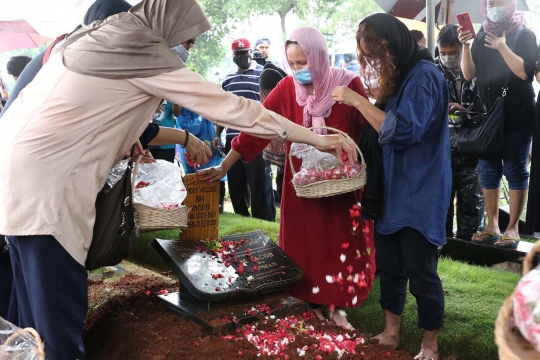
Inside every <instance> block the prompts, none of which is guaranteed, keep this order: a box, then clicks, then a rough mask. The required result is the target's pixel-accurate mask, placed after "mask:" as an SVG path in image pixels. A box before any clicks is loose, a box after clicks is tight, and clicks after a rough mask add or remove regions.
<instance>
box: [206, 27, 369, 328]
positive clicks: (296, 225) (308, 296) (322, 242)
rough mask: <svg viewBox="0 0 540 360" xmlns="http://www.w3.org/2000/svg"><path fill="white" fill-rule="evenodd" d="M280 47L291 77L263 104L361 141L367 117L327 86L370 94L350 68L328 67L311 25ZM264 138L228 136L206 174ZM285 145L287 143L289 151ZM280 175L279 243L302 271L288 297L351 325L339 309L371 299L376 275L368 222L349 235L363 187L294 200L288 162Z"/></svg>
mask: <svg viewBox="0 0 540 360" xmlns="http://www.w3.org/2000/svg"><path fill="white" fill-rule="evenodd" d="M285 52H286V55H287V62H288V65H289V67H290V68H291V70H292V72H293V75H289V76H287V77H286V78H284V79H283V80H281V81H280V82H279V84H278V85H277V87H276V88H275V89H274V90H273V91H272V92H271V93H270V95H268V97H267V98H266V100H265V102H264V106H265V107H266V108H267V109H269V110H272V111H275V112H276V113H278V114H280V115H282V116H284V117H286V118H288V119H290V120H291V121H293V122H294V123H296V124H299V125H303V126H305V127H311V126H325V125H326V126H329V127H332V128H336V129H339V130H341V131H344V132H346V133H347V134H349V135H350V136H351V137H352V138H353V139H354V140H355V141H358V140H359V139H360V136H361V134H362V132H363V130H364V126H365V124H366V120H365V119H364V117H363V116H362V115H361V114H360V113H359V112H358V110H356V108H354V107H350V106H347V105H344V104H338V103H336V102H335V101H334V100H333V99H332V91H333V90H334V88H336V87H337V86H347V87H349V88H350V89H351V90H353V91H354V92H356V93H358V94H360V95H362V96H364V97H366V98H367V94H366V91H365V90H364V87H363V85H362V82H361V81H360V78H359V77H358V76H357V75H356V74H354V73H352V72H349V71H347V70H344V69H337V68H330V64H329V59H328V48H327V46H326V42H325V40H324V37H323V35H322V34H321V33H320V32H319V31H318V30H316V29H314V28H310V27H301V28H298V29H296V30H295V31H293V32H292V33H291V34H290V35H289V37H288V39H287V42H286V45H285ZM315 131H318V130H315ZM321 132H325V130H323V131H321ZM329 132H331V131H329ZM268 143H269V141H267V140H264V139H260V138H256V137H252V136H250V135H247V134H245V133H241V134H240V136H238V137H237V138H236V139H234V140H233V143H232V148H233V150H232V151H231V152H230V153H229V154H228V155H227V157H226V158H225V160H224V161H223V163H222V164H221V166H218V167H215V168H211V169H207V170H204V171H202V172H201V173H202V174H203V179H205V180H210V181H216V180H218V179H221V178H222V177H223V176H225V174H226V173H227V171H228V170H229V168H230V167H231V166H232V164H233V163H235V162H236V161H238V160H242V161H250V160H251V159H252V158H254V157H255V156H256V155H257V154H259V153H260V152H261V151H263V149H264V148H265V147H266V146H267V145H268ZM290 146H291V144H290V143H289V142H287V156H288V153H289V150H290ZM293 164H294V166H295V168H296V169H297V170H298V169H299V168H300V165H301V160H299V159H296V158H293ZM284 172H285V174H284V183H283V194H282V201H281V221H280V236H279V245H280V246H281V247H282V248H283V250H284V251H285V252H286V253H287V255H289V256H290V257H291V258H292V259H293V260H294V261H295V262H296V263H297V264H298V265H299V266H300V267H301V268H302V270H303V271H304V278H303V281H302V282H301V283H300V284H299V285H298V286H296V287H294V288H293V289H291V290H290V291H289V294H290V295H292V296H294V297H297V298H299V299H302V300H305V301H307V302H308V304H309V306H310V308H311V309H312V310H313V312H314V313H316V314H317V316H319V317H320V318H324V317H323V313H322V312H321V307H322V306H323V305H324V306H329V307H330V310H331V311H330V320H332V321H334V322H335V323H336V324H338V325H341V326H344V327H346V328H351V327H352V326H351V325H350V324H349V322H348V321H347V318H346V313H345V312H344V311H338V310H339V309H340V308H347V307H354V306H358V305H360V304H361V303H362V302H363V301H364V300H365V299H366V298H367V297H368V294H369V291H370V290H371V285H372V283H373V280H374V278H375V258H374V251H373V223H372V221H371V220H367V221H364V220H359V224H358V226H357V229H356V231H354V232H353V231H352V230H353V229H352V226H351V217H350V213H349V209H351V207H352V206H353V205H354V204H356V203H357V201H358V200H357V199H360V195H361V194H360V193H361V192H360V191H357V192H350V193H347V194H342V195H337V196H332V197H327V198H320V199H306V198H299V197H297V196H296V193H295V190H294V188H293V185H292V184H291V180H292V171H291V168H290V165H289V163H288V162H287V163H286V165H285V170H284ZM340 275H341V276H340ZM332 277H334V278H335V279H336V281H333V279H332Z"/></svg>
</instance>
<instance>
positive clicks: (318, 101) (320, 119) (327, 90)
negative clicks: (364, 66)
mask: <svg viewBox="0 0 540 360" xmlns="http://www.w3.org/2000/svg"><path fill="white" fill-rule="evenodd" d="M287 40H288V41H296V42H297V43H298V45H300V47H301V48H302V49H303V50H304V53H305V54H306V58H307V63H308V67H309V72H310V73H311V79H312V80H313V95H308V94H307V88H306V86H305V85H302V84H300V83H299V82H298V81H297V80H296V78H294V76H293V78H294V80H293V81H294V87H295V89H296V102H297V103H298V105H300V106H301V107H303V108H304V126H305V127H310V126H325V124H326V123H325V121H324V118H326V117H328V116H330V113H331V112H332V106H334V104H335V103H336V102H335V101H334V99H333V98H332V91H334V88H336V87H337V86H348V85H349V84H350V83H351V81H352V80H353V79H354V78H355V77H357V76H358V75H356V74H355V73H353V72H350V71H347V70H345V69H336V68H330V61H329V58H328V47H327V46H326V41H325V40H324V37H323V35H322V34H321V32H320V31H319V30H317V29H315V28H312V27H300V28H298V29H296V30H294V31H293V32H292V33H291V34H290V35H289V37H288V38H287ZM315 132H316V133H318V134H326V130H323V129H317V130H315Z"/></svg>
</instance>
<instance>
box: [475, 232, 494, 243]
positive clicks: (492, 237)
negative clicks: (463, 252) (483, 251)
mask: <svg viewBox="0 0 540 360" xmlns="http://www.w3.org/2000/svg"><path fill="white" fill-rule="evenodd" d="M484 235H487V236H489V237H488V238H485V239H483V240H473V239H471V242H472V243H475V244H491V243H494V242H495V241H497V240H498V239H499V238H500V237H501V235H500V234H499V235H497V234H494V233H492V232H490V231H479V232H478V237H480V236H484Z"/></svg>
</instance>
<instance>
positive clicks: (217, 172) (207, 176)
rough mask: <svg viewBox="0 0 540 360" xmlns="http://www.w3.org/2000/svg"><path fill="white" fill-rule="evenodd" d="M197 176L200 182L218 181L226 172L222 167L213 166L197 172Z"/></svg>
mask: <svg viewBox="0 0 540 360" xmlns="http://www.w3.org/2000/svg"><path fill="white" fill-rule="evenodd" d="M197 175H199V176H200V179H201V180H202V181H209V182H213V181H219V180H221V179H223V178H224V177H225V175H227V170H226V169H225V168H223V166H221V165H219V166H214V167H211V168H208V169H204V170H199V171H197Z"/></svg>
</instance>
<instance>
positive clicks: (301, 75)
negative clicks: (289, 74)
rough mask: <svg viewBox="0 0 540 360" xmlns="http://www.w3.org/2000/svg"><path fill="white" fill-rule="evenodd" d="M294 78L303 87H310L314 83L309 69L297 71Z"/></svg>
mask: <svg viewBox="0 0 540 360" xmlns="http://www.w3.org/2000/svg"><path fill="white" fill-rule="evenodd" d="M294 77H295V78H296V80H298V82H299V83H300V84H302V85H308V84H312V83H313V81H312V80H311V73H310V72H309V68H308V67H305V68H303V69H301V70H298V71H295V72H294Z"/></svg>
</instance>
